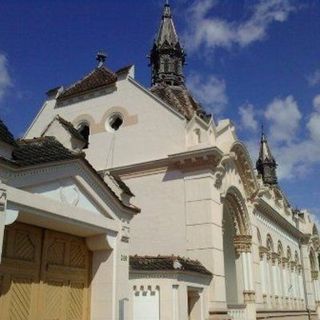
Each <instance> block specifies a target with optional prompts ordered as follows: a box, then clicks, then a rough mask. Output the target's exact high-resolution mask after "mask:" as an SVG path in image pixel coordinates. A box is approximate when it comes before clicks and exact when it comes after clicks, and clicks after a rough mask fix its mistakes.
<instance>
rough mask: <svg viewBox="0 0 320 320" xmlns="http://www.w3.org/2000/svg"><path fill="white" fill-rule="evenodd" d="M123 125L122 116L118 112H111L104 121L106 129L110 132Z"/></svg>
mask: <svg viewBox="0 0 320 320" xmlns="http://www.w3.org/2000/svg"><path fill="white" fill-rule="evenodd" d="M122 125H123V116H122V115H121V114H120V113H118V112H117V113H113V114H112V115H111V116H109V117H108V119H107V121H106V124H105V126H106V129H107V130H108V131H110V132H114V131H117V130H119V129H120V127H121V126H122Z"/></svg>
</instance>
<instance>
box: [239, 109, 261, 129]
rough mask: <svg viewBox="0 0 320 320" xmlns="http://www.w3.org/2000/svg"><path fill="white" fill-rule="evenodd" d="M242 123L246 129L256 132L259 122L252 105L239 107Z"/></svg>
mask: <svg viewBox="0 0 320 320" xmlns="http://www.w3.org/2000/svg"><path fill="white" fill-rule="evenodd" d="M239 115H240V123H241V126H242V127H243V128H244V129H247V130H250V131H256V130H257V129H258V122H257V120H256V119H255V109H254V106H253V105H252V104H246V105H243V106H241V107H239Z"/></svg>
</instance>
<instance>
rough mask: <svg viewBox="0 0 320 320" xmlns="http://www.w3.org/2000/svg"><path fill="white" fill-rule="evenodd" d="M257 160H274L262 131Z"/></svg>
mask: <svg viewBox="0 0 320 320" xmlns="http://www.w3.org/2000/svg"><path fill="white" fill-rule="evenodd" d="M259 160H261V161H262V162H265V161H269V162H273V161H274V162H275V159H274V157H273V155H272V153H271V150H270V147H269V144H268V140H267V138H266V136H265V134H264V133H263V132H262V134H261V140H260V151H259Z"/></svg>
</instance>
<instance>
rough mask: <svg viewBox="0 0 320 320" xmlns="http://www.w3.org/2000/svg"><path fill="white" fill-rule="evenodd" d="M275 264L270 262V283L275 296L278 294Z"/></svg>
mask: <svg viewBox="0 0 320 320" xmlns="http://www.w3.org/2000/svg"><path fill="white" fill-rule="evenodd" d="M277 278H278V277H277V265H276V264H275V263H272V283H273V288H274V294H275V295H276V296H277V295H279V291H278V283H277V281H278V280H277Z"/></svg>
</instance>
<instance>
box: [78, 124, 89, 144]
mask: <svg viewBox="0 0 320 320" xmlns="http://www.w3.org/2000/svg"><path fill="white" fill-rule="evenodd" d="M78 132H79V133H80V134H81V136H82V137H83V138H84V140H85V141H86V144H85V146H84V147H83V149H87V148H88V145H89V136H90V127H89V125H88V124H87V123H85V122H84V123H80V125H79V127H78Z"/></svg>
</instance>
